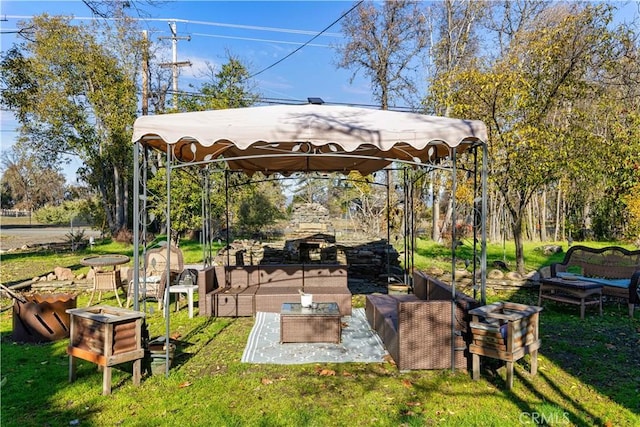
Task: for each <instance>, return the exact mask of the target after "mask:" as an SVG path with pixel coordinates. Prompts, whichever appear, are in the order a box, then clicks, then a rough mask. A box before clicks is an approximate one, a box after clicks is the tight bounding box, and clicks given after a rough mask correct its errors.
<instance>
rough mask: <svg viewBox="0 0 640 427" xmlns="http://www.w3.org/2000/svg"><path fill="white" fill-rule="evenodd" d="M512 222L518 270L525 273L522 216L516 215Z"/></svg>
mask: <svg viewBox="0 0 640 427" xmlns="http://www.w3.org/2000/svg"><path fill="white" fill-rule="evenodd" d="M511 224H512V230H511V231H512V232H513V240H514V242H515V246H516V271H517V272H518V273H520V274H524V273H525V271H524V248H523V241H522V216H521V215H514V216H513V222H512V223H511Z"/></svg>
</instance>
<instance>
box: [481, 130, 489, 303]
mask: <svg viewBox="0 0 640 427" xmlns="http://www.w3.org/2000/svg"><path fill="white" fill-rule="evenodd" d="M488 155H489V153H488V148H487V144H486V142H483V143H482V174H481V180H482V202H481V203H482V212H481V225H480V230H481V231H480V233H481V238H480V246H481V247H480V300H481V302H482V305H485V304H486V303H487V176H488V173H489V171H488Z"/></svg>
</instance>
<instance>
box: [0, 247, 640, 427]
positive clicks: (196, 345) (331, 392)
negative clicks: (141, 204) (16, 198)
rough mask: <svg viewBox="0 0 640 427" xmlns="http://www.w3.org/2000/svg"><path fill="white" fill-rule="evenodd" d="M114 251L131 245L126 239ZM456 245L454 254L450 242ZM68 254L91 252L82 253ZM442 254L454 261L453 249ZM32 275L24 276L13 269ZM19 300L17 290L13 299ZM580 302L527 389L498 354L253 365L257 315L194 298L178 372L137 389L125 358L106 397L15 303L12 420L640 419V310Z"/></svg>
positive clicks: (9, 359) (181, 315)
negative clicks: (400, 362) (19, 317)
mask: <svg viewBox="0 0 640 427" xmlns="http://www.w3.org/2000/svg"><path fill="white" fill-rule="evenodd" d="M182 247H183V251H185V258H188V259H191V258H189V257H191V256H193V257H196V256H197V255H196V253H197V252H198V251H199V250H198V249H197V247H194V248H190V247H189V246H188V245H183V246H182ZM102 249H105V250H106V249H107V248H102V247H101V248H100V250H102ZM112 249H113V248H112ZM112 249H109V251H111V250H112ZM565 249H566V246H565ZM123 250H124V251H123ZM192 250H193V255H189V253H190V252H191V251H192ZM113 251H114V252H118V251H120V252H121V253H127V252H126V248H122V247H121V248H120V250H113ZM502 251H503V249H502V246H501V245H499V246H496V247H491V249H490V252H491V253H493V254H496V255H497V256H498V257H499V258H498V259H502V253H503V252H502ZM532 251H533V246H532V247H528V248H527V253H528V260H527V265H528V266H529V267H534V266H535V265H536V264H537V265H543V264H545V263H546V262H547V261H548V259H546V258H545V257H541V256H539V255H535V258H534V255H533V254H531V253H530V252H532ZM418 252H419V254H420V256H421V257H424V259H425V260H428V261H431V260H432V259H433V258H434V257H436V258H438V257H440V255H438V252H439V249H438V248H437V247H433V246H431V245H428V244H424V245H422V244H421V246H420V247H419V249H418ZM81 255H82V254H78V255H77V256H79V257H81ZM85 256H86V255H85ZM442 256H448V252H447V250H446V249H445V250H444V251H443V254H442ZM44 258H46V256H45V255H40V257H33V258H31V259H30V264H31V266H32V267H33V268H36V267H35V266H36V265H38V264H39V263H40V262H43V263H44V262H46V259H44ZM60 259H64V260H65V262H68V263H69V264H71V265H75V263H77V259H74V258H73V257H71V258H69V259H68V260H67V258H58V260H60ZM78 259H79V258H78ZM489 259H491V257H490V258H489ZM14 262H20V261H19V257H17V258H12V259H10V260H7V259H6V258H4V257H3V264H2V270H3V275H4V274H5V272H4V270H5V269H11V265H12V264H13V263H14ZM189 262H191V261H189ZM438 262H441V263H442V264H444V265H446V260H444V259H443V260H440V261H438ZM508 264H509V265H514V264H515V263H510V262H508ZM419 265H426V264H423V263H420V264H419ZM25 277H27V278H28V277H30V276H29V275H27V276H25ZM19 279H21V278H18V277H15V276H14V279H13V280H14V281H19ZM4 280H5V279H4V278H3V281H4ZM491 298H492V300H491V301H490V302H492V301H494V300H511V301H516V302H521V303H527V304H535V303H536V302H537V294H536V292H535V291H532V290H519V291H517V292H513V293H509V294H504V293H503V294H499V296H498V297H495V296H494V297H491ZM87 301H88V295H86V294H82V295H80V296H79V298H78V306H79V307H82V306H85V305H86V303H87ZM103 301H104V300H103ZM8 303H9V302H8V301H7V300H3V307H4V306H6V305H7V304H8ZM106 303H107V304H112V305H115V299H114V298H113V297H111V298H110V299H107V300H106ZM362 305H363V298H362V297H361V296H355V297H354V306H356V307H357V306H362ZM578 311H579V310H578V309H577V307H575V306H565V305H561V304H554V303H551V302H550V303H546V302H545V308H544V311H543V312H542V314H541V322H540V335H541V338H542V348H541V350H540V356H539V369H538V374H537V375H536V376H533V377H532V376H531V375H530V374H529V373H528V356H527V357H525V359H524V360H523V361H520V362H519V363H518V364H517V367H516V375H515V381H514V387H513V389H512V390H511V391H507V390H506V389H505V387H504V380H505V369H504V367H503V366H501V365H500V364H499V363H497V362H495V361H492V360H488V361H487V362H486V363H485V364H484V365H483V367H484V369H483V372H482V378H481V379H480V380H478V381H472V380H471V379H470V376H469V374H468V373H466V372H460V371H457V372H455V373H452V372H451V371H449V370H445V371H412V372H399V371H398V370H397V369H396V367H395V366H394V365H393V364H392V363H390V362H388V363H380V364H353V363H350V364H312V365H291V366H283V365H254V364H244V363H240V358H241V355H242V352H243V349H244V346H245V344H246V340H247V337H248V335H249V332H250V330H251V327H252V325H253V319H251V318H239V319H212V318H204V317H200V316H196V317H194V318H193V319H189V318H188V316H187V310H186V308H183V309H182V310H180V311H179V312H178V313H172V314H171V336H172V337H173V338H175V339H176V343H177V354H176V359H175V363H174V366H173V368H172V369H171V371H170V374H169V376H168V377H165V376H163V375H160V376H148V377H145V378H143V381H142V384H141V386H140V387H134V386H133V384H132V381H131V374H130V366H125V367H124V369H122V370H114V374H113V394H112V395H111V396H108V397H105V396H102V395H101V391H102V375H101V373H100V372H98V371H97V370H96V367H95V365H92V364H90V363H88V362H84V361H79V364H78V370H77V377H78V378H77V381H76V382H74V383H69V382H68V357H67V356H66V354H65V347H66V345H67V343H68V340H63V341H59V342H55V343H51V344H40V345H28V344H16V343H13V342H12V341H11V329H12V325H11V310H5V311H3V312H2V314H1V315H0V334H1V335H2V341H1V346H2V347H1V362H2V365H1V367H2V374H1V376H2V388H1V393H2V395H1V398H2V400H1V403H2V405H1V413H0V415H1V419H0V424H1V425H2V426H68V425H84V426H103V425H130V426H156V425H170V426H173V425H196V426H197V425H201V426H301V425H305V426H307V425H309V426H328V425H331V426H356V425H357V426H399V425H407V426H425V425H451V426H467V425H481V426H514V425H536V424H546V425H558V426H565V425H584V426H592V425H611V426H635V425H640V398H639V395H640V389H639V384H640V358H639V357H638V348H639V345H640V316H639V315H638V314H636V316H635V319H629V318H628V317H627V315H626V305H624V304H618V303H615V302H608V303H607V304H606V305H605V310H604V312H605V314H604V316H602V317H600V316H598V315H597V314H596V313H595V311H594V310H589V311H588V312H587V316H586V318H585V320H583V321H580V319H579V313H578ZM147 321H148V325H149V330H150V333H151V336H152V337H154V336H158V335H162V334H164V320H163V318H162V316H161V314H159V313H158V312H155V313H154V314H148V316H147Z"/></svg>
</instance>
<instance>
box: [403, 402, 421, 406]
mask: <svg viewBox="0 0 640 427" xmlns="http://www.w3.org/2000/svg"><path fill="white" fill-rule="evenodd" d="M406 405H407V406H420V405H422V403H420V402H407V404H406Z"/></svg>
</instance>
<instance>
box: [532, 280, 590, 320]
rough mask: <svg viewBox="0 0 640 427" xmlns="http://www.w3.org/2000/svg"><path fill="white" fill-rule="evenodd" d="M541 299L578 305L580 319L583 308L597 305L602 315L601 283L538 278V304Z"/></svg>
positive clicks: (582, 315)
mask: <svg viewBox="0 0 640 427" xmlns="http://www.w3.org/2000/svg"><path fill="white" fill-rule="evenodd" d="M543 299H548V300H552V301H558V302H563V303H566V304H575V305H579V306H580V320H584V312H585V308H586V306H588V305H598V306H599V307H600V316H602V285H601V284H598V283H593V282H587V281H584V280H569V279H562V278H560V277H552V278H547V279H541V280H540V293H539V294H538V305H541V304H542V300H543Z"/></svg>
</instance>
